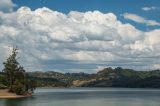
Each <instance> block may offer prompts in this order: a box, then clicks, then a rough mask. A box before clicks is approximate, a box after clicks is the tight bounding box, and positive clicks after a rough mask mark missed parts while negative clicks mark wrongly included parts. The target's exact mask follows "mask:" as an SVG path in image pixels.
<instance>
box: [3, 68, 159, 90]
mask: <svg viewBox="0 0 160 106" xmlns="http://www.w3.org/2000/svg"><path fill="white" fill-rule="evenodd" d="M28 74H29V76H30V78H31V79H34V80H36V81H37V85H38V86H39V87H51V86H52V87H72V86H77V87H133V88H134V87H137V88H138V87H139V88H144V87H147V88H160V70H153V71H135V70H132V69H123V68H121V67H117V68H115V69H112V68H105V69H103V70H101V71H99V72H97V73H94V74H87V73H83V72H81V73H59V72H54V71H47V72H40V71H37V72H29V73H28ZM1 77H2V76H1ZM0 82H1V78H0Z"/></svg>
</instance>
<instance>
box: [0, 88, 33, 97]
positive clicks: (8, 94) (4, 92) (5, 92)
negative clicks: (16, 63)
mask: <svg viewBox="0 0 160 106" xmlns="http://www.w3.org/2000/svg"><path fill="white" fill-rule="evenodd" d="M31 96H32V95H31V94H29V95H17V94H15V93H11V92H8V89H0V99H12V98H26V97H31Z"/></svg>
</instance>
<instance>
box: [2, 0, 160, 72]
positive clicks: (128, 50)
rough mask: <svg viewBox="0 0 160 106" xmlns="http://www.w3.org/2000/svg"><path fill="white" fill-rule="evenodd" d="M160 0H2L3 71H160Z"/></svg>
mask: <svg viewBox="0 0 160 106" xmlns="http://www.w3.org/2000/svg"><path fill="white" fill-rule="evenodd" d="M159 45H160V0H134V1H130V0H121V1H117V0H0V70H2V69H3V62H4V61H5V60H6V59H7V57H8V56H9V54H10V53H11V50H12V47H13V46H17V47H18V48H19V57H20V58H18V61H19V62H20V63H21V65H22V66H23V67H24V68H25V69H26V71H58V72H64V73H65V72H86V73H94V72H97V71H99V70H102V69H103V68H105V67H113V68H115V67H123V68H132V69H135V70H138V71H141V70H142V71H143V70H152V69H160V46H159Z"/></svg>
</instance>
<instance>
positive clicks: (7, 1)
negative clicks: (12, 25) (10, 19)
mask: <svg viewBox="0 0 160 106" xmlns="http://www.w3.org/2000/svg"><path fill="white" fill-rule="evenodd" d="M15 6H16V4H14V3H13V2H12V0H0V11H3V12H11V11H13V7H15Z"/></svg>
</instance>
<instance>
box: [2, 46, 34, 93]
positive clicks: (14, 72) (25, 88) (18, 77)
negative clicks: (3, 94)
mask: <svg viewBox="0 0 160 106" xmlns="http://www.w3.org/2000/svg"><path fill="white" fill-rule="evenodd" d="M17 54H18V48H17V47H16V48H13V50H12V54H11V55H10V56H9V57H8V59H7V60H6V62H4V63H3V64H4V69H3V70H2V72H3V73H4V75H5V78H6V86H7V87H8V88H9V90H10V91H11V92H14V93H17V94H19V95H23V94H25V93H28V92H29V91H30V92H33V90H34V89H35V87H36V86H35V84H36V83H35V81H30V79H29V77H28V75H27V74H26V72H25V70H24V69H23V67H22V66H21V65H20V64H19V62H18V61H17Z"/></svg>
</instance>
